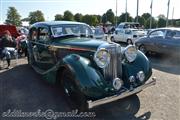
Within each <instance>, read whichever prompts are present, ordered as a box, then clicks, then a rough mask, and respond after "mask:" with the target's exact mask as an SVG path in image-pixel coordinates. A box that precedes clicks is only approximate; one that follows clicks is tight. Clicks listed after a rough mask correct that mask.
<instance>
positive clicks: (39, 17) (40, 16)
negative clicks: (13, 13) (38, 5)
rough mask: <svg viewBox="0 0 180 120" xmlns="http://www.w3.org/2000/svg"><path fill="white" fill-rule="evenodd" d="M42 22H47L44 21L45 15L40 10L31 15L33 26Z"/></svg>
mask: <svg viewBox="0 0 180 120" xmlns="http://www.w3.org/2000/svg"><path fill="white" fill-rule="evenodd" d="M41 21H45V19H44V14H43V13H42V12H41V11H40V10H37V11H34V12H30V13H29V23H30V24H33V23H35V22H41Z"/></svg>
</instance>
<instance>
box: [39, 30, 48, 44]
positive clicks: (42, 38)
mask: <svg viewBox="0 0 180 120" xmlns="http://www.w3.org/2000/svg"><path fill="white" fill-rule="evenodd" d="M39 40H40V41H48V40H49V30H48V29H47V28H43V27H41V28H39Z"/></svg>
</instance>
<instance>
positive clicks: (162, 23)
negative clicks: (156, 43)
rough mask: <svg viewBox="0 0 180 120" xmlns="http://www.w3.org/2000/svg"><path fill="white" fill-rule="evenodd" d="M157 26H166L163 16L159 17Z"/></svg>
mask: <svg viewBox="0 0 180 120" xmlns="http://www.w3.org/2000/svg"><path fill="white" fill-rule="evenodd" d="M158 27H166V20H165V19H163V18H159V20H158Z"/></svg>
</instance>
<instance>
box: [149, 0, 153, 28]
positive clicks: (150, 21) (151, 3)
mask: <svg viewBox="0 0 180 120" xmlns="http://www.w3.org/2000/svg"><path fill="white" fill-rule="evenodd" d="M152 5H153V0H151V5H150V9H151V18H150V26H149V28H150V29H151V28H152Z"/></svg>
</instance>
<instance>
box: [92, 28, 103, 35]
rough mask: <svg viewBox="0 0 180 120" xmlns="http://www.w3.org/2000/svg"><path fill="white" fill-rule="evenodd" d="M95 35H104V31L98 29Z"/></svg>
mask: <svg viewBox="0 0 180 120" xmlns="http://www.w3.org/2000/svg"><path fill="white" fill-rule="evenodd" d="M94 34H95V35H103V34H104V32H103V30H102V29H101V28H96V29H95V31H94Z"/></svg>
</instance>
